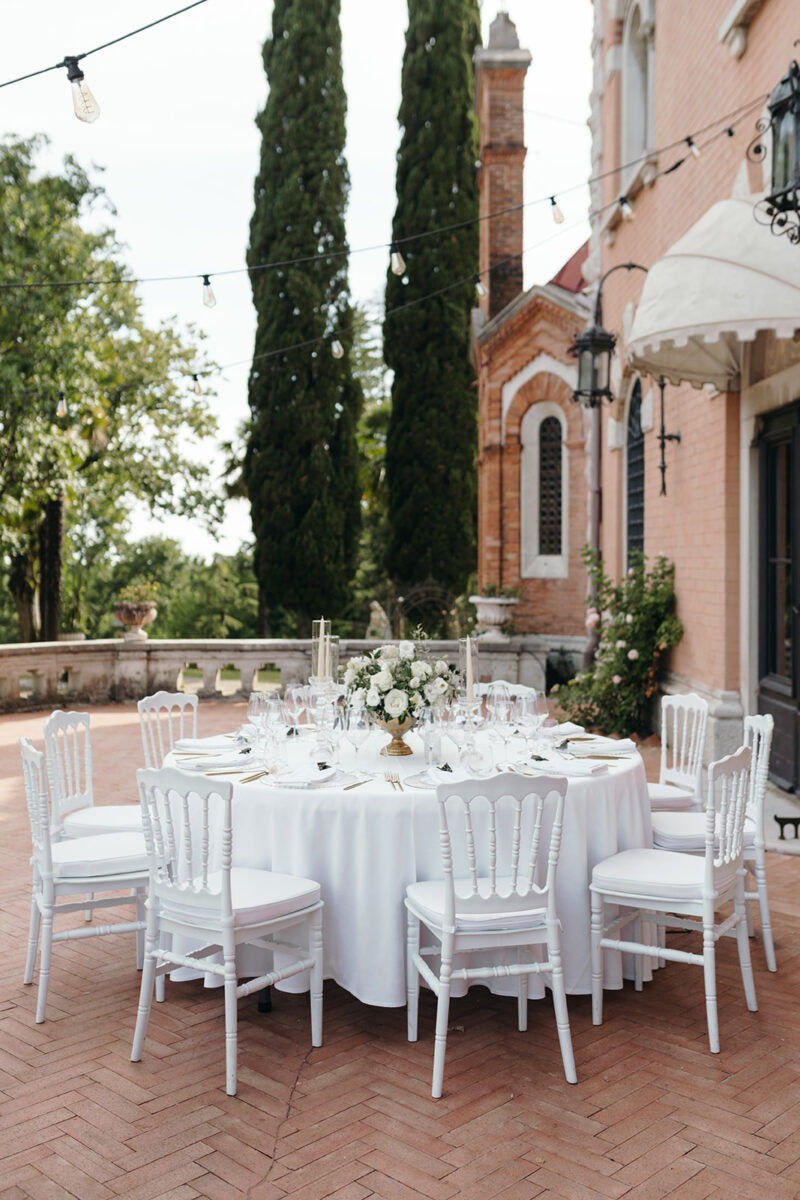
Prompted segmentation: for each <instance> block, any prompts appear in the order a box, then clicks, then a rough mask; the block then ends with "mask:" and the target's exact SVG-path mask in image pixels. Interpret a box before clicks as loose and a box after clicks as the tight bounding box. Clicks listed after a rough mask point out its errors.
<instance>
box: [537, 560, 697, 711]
mask: <svg viewBox="0 0 800 1200" xmlns="http://www.w3.org/2000/svg"><path fill="white" fill-rule="evenodd" d="M583 558H584V562H585V563H586V565H587V568H588V570H589V576H590V578H591V579H592V581H593V583H594V585H595V589H596V592H595V595H594V597H593V605H592V608H591V609H590V610H589V616H588V617H587V621H586V626H587V629H589V630H590V631H591V630H594V631H595V632H596V634H597V635H598V642H597V649H596V651H595V657H594V661H593V662H592V664H591V666H590V667H589V668H588V669H587V670H585V671H581V672H580V673H579V674H578V675H576V676H575V678H574V679H572V680H570V682H569V683H567V684H563V685H562V686H561V687H558V686H556V687H554V688H553V689H552V693H555V699H556V700H557V702H558V705H559V707H560V708H561V709H562V710H563V712H564V713H565V714H566V715H567V716H568V717H569V718H570V719H571V720H574V721H579V722H580V723H581V724H582V725H585V726H587V727H588V728H592V729H600V730H602V731H603V732H604V733H621V734H623V735H628V734H631V733H639V734H647V733H650V732H651V725H652V709H653V705H652V698H653V696H654V695H655V693H656V691H657V690H658V681H659V678H660V675H661V673H662V671H663V668H664V654H665V653H666V651H667V650H669V649H670V647H672V646H677V644H678V642H679V641H680V640H681V638H682V637H683V625H682V624H681V622H680V621H679V620H678V618H677V617H676V616H675V566H674V564H673V563H671V562H668V560H667V559H666V558H665V557H664V556H663V555H659V556H658V557H657V558H656V560H655V563H654V565H653V567H652V569H651V570H650V571H648V570H647V559H646V558H645V557H644V555H643V554H637V555H636V556H635V557H634V558H633V560H632V562H631V566H630V567H629V569H628V572H627V574H626V575H624V576H623V578H622V580H621V581H620V582H619V583H614V582H613V581H612V580H611V579H609V577H608V576H607V575H606V574H605V572H604V570H603V565H602V561H601V560H600V558H599V556H598V555H596V554H595V553H594V552H593V551H591V550H589V549H588V548H587V549H585V550H584V552H583ZM589 617H591V621H590V620H589ZM595 618H596V619H595ZM552 693H551V694H552Z"/></svg>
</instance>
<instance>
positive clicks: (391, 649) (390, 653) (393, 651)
mask: <svg viewBox="0 0 800 1200" xmlns="http://www.w3.org/2000/svg"><path fill="white" fill-rule="evenodd" d="M397 653H398V651H397V646H381V648H380V650H379V651H378V656H379V658H397Z"/></svg>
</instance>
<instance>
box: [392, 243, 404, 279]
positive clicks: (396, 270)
mask: <svg viewBox="0 0 800 1200" xmlns="http://www.w3.org/2000/svg"><path fill="white" fill-rule="evenodd" d="M391 263H392V274H393V275H405V273H406V260H405V259H404V258H403V256H402V254H401V253H400V250H399V248H398V245H397V242H392V258H391Z"/></svg>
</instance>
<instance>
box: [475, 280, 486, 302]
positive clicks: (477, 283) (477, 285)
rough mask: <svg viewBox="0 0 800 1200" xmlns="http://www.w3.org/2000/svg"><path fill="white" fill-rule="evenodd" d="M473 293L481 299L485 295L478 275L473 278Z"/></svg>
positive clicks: (484, 289)
mask: <svg viewBox="0 0 800 1200" xmlns="http://www.w3.org/2000/svg"><path fill="white" fill-rule="evenodd" d="M475 291H476V292H477V293H478V295H479V296H480V297H481V298H483V297H484V296H485V295H486V288H485V287H484V286H483V283H482V282H481V277H480V275H476V276H475Z"/></svg>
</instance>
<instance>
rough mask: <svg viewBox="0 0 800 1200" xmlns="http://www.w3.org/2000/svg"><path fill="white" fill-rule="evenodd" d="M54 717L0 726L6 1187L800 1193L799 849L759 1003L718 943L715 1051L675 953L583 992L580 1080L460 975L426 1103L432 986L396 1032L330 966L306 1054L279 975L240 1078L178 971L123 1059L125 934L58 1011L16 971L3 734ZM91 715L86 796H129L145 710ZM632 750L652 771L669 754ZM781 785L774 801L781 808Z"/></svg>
mask: <svg viewBox="0 0 800 1200" xmlns="http://www.w3.org/2000/svg"><path fill="white" fill-rule="evenodd" d="M44 716H45V714H44V713H30V712H28V713H20V714H12V715H9V716H5V717H3V719H2V721H0V830H1V831H2V836H1V837H0V897H1V900H0V929H1V930H2V938H3V951H4V954H3V959H4V963H5V970H4V972H3V980H2V983H1V984H0V1200H16V1198H23V1197H31V1198H37V1200H38V1198H42V1200H61V1198H63V1197H72V1196H74V1197H78V1198H79V1200H107V1198H113V1197H116V1196H126V1197H129V1198H132V1200H134V1198H135V1200H151V1198H155V1197H163V1198H164V1200H166V1198H169V1200H192V1198H194V1197H210V1198H214V1200H216V1198H219V1200H235V1198H236V1197H240V1196H250V1197H252V1198H253V1200H278V1198H280V1197H284V1196H287V1197H290V1198H291V1200H312V1198H313V1200H317V1198H322V1197H328V1198H331V1200H334V1198H335V1200H367V1198H368V1197H372V1196H377V1197H385V1198H386V1200H423V1198H429V1200H449V1198H450V1197H464V1198H469V1200H472V1198H473V1197H474V1198H475V1200H490V1198H493V1197H502V1200H530V1198H532V1197H542V1198H543V1200H544V1198H548V1200H549V1198H551V1197H553V1198H554V1197H564V1198H566V1200H600V1198H603V1200H617V1198H618V1197H626V1198H627V1200H652V1198H655V1197H663V1196H669V1197H673V1198H680V1200H706V1198H710V1197H719V1198H720V1200H722V1197H725V1198H726V1200H727V1198H730V1197H748V1198H751V1200H763V1198H764V1197H769V1198H770V1200H795V1198H797V1197H800V1004H798V991H799V989H800V955H799V954H798V939H797V934H796V930H797V925H798V918H799V917H800V888H798V884H800V857H798V856H795V855H793V854H791V853H788V854H771V855H769V856H768V859H769V862H768V880H769V886H770V898H771V910H772V921H773V930H774V935H775V943H776V953H777V957H778V967H779V969H778V972H777V974H770V973H769V972H768V971H767V970H766V967H765V965H764V958H763V952H762V947H761V944H760V939H759V938H758V936H757V937H756V939H755V941H754V942H753V943H752V949H753V958H754V966H755V972H756V988H757V992H758V1001H759V1011H758V1012H757V1013H748V1011H747V1009H746V1007H745V1003H744V996H743V993H742V989H741V983H740V979H739V971H738V962H737V957H736V948H735V943H734V942H733V941H732V940H731V939H724V941H723V943H722V944H721V945H720V946H719V947H718V957H717V988H718V996H719V1007H720V1032H721V1039H722V1052H721V1054H719V1055H718V1056H713V1055H711V1054H710V1053H709V1052H708V1050H707V1041H706V1024H705V1009H704V1002H703V992H702V972H701V971H700V970H699V969H698V968H696V967H692V966H685V965H683V964H674V963H673V964H670V965H669V966H668V967H667V968H666V970H664V971H660V972H658V974H657V976H656V978H655V979H654V980H653V982H652V983H650V984H647V985H645V990H644V992H643V993H641V994H639V995H636V994H635V993H634V991H633V985H632V984H627V985H626V987H625V988H624V990H623V991H622V992H610V993H606V1000H605V1023H604V1024H603V1026H601V1027H600V1028H595V1027H593V1025H592V1023H591V1011H590V1008H591V1006H590V1001H589V998H588V997H571V998H570V1000H569V1011H570V1020H571V1025H572V1036H573V1041H574V1047H575V1057H576V1062H577V1068H578V1077H579V1083H578V1084H577V1086H570V1085H568V1084H567V1083H565V1081H564V1077H563V1074H562V1070H561V1061H560V1056H559V1052H558V1042H557V1038H556V1032H555V1021H554V1019H553V1014H552V1009H551V1006H550V1004H549V1001H540V1002H536V1003H532V1004H531V1016H530V1028H529V1032H528V1033H526V1034H520V1033H519V1032H518V1031H517V1029H516V1004H515V1002H514V1001H513V1000H508V999H502V998H496V997H493V996H491V995H490V994H489V992H488V991H487V990H486V989H483V988H474V989H473V990H472V991H471V992H470V994H469V996H468V997H466V998H464V999H462V1000H456V1001H454V1002H453V1005H452V1008H451V1032H450V1035H449V1038H448V1048H447V1067H446V1073H445V1094H444V1096H443V1098H442V1099H441V1100H439V1101H434V1100H432V1099H431V1098H430V1093H429V1087H430V1072H431V1065H432V1052H433V1045H432V1038H433V1004H432V1001H431V997H430V995H427V996H426V995H423V998H422V1004H421V1010H420V1037H421V1040H420V1041H419V1042H418V1043H416V1044H415V1045H409V1044H408V1043H407V1041H406V1037H405V1012H404V1010H402V1009H377V1008H369V1007H367V1006H365V1005H363V1004H360V1003H359V1002H357V1001H356V1000H354V999H353V998H352V997H351V996H349V995H348V994H347V993H346V992H344V991H342V990H341V989H339V988H337V987H336V986H334V985H332V984H326V986H325V1018H324V1020H325V1044H324V1046H323V1047H321V1048H320V1049H316V1050H313V1049H311V1047H310V1045H309V1026H308V1016H307V1009H306V1003H305V1000H304V998H303V997H295V996H288V995H285V994H281V993H277V994H276V995H275V996H274V1009H273V1011H272V1012H271V1013H270V1014H259V1013H258V1011H257V1004H256V998H255V997H250V998H248V999H246V1000H242V1001H240V1005H239V1021H240V1023H239V1094H238V1096H236V1097H229V1096H226V1094H225V1086H224V1082H225V1081H224V1044H223V1043H224V1037H223V1018H222V1001H221V997H220V995H219V993H218V992H212V991H208V990H204V989H203V987H202V985H201V984H200V983H183V984H173V985H171V986H170V985H169V984H168V985H167V1002H166V1003H165V1004H164V1005H158V1006H155V1005H154V1009H153V1016H152V1019H151V1023H150V1031H149V1036H148V1040H147V1043H146V1047H145V1057H144V1059H143V1061H142V1062H141V1063H137V1064H133V1063H131V1062H130V1061H129V1056H130V1045H131V1037H132V1034H133V1025H134V1019H135V1011H136V1004H137V999H138V989H139V977H138V975H137V973H136V972H135V970H133V969H132V967H131V954H132V947H131V940H130V938H123V937H119V938H117V937H114V938H110V937H103V938H97V939H94V938H92V939H88V940H86V941H81V942H66V943H61V944H59V945H57V946H56V947H55V951H54V955H53V970H52V975H51V983H50V996H49V1002H48V1019H47V1021H46V1023H45V1024H43V1025H38V1026H37V1025H35V1023H34V1019H33V1014H34V1007H35V989H34V988H26V987H23V986H22V984H21V982H20V980H21V978H22V968H23V962H24V950H25V940H26V935H27V922H28V911H29V867H28V855H29V834H28V830H27V820H26V817H25V811H24V800H23V793H22V784H21V777H20V769H19V756H18V753H17V740H18V738H19V737H21V736H30V737H32V738H33V739H34V741H35V742H36V744H37V745H40V744H41V723H42V720H43V718H44ZM243 719H244V706H243V704H241V703H240V702H238V701H232V700H228V701H217V702H209V701H201V704H200V732H201V733H211V732H213V731H215V730H219V729H221V728H225V729H231V728H234V727H235V726H236V725H237V724H239V723H240V722H241V721H242V720H243ZM92 729H93V738H92V742H93V755H94V771H95V788H96V792H97V795H98V800H99V801H102V802H106V801H111V800H122V799H123V798H124V799H125V800H126V801H127V802H129V803H130V802H132V801H133V800H134V798H135V785H134V771H135V769H136V768H137V767H139V766H141V765H142V748H141V741H140V737H139V729H138V721H137V715H136V708H135V705H105V706H98V707H97V708H95V709H93V710H92ZM646 760H647V766H648V774H649V775H650V776H651V777H656V776H657V772H658V761H657V751H656V750H655V749H653V748H647V749H646ZM775 799H776V798H775V796H773V801H774V800H775ZM777 800H778V801H781V800H782V801H783V803H781V804H779V805H778V809H779V811H786V810H787V806H791V804H792V803H793V802H792V800H791V798H788V797H783V796H782V794H778V796H777ZM794 811H799V810H797V809H795V810H794ZM798 847H800V843H798ZM788 848H789V849H794V847H793V846H792V845H791V843H790V844H789V847H788ZM123 911H128V910H124V909H122V908H121V909H120V912H119V915H120V917H122V913H123ZM114 913H115V914H116V910H114ZM109 919H111V917H109Z"/></svg>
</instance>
